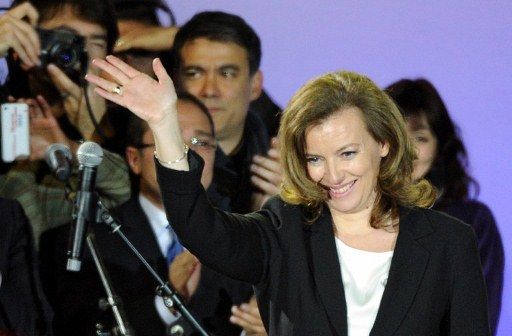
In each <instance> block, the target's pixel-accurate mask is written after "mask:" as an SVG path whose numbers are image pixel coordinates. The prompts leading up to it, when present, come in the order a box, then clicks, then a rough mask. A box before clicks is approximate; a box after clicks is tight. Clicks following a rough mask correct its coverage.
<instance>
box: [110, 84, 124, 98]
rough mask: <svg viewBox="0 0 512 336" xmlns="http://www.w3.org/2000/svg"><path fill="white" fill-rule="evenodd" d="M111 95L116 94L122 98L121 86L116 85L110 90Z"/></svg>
mask: <svg viewBox="0 0 512 336" xmlns="http://www.w3.org/2000/svg"><path fill="white" fill-rule="evenodd" d="M112 93H115V94H117V95H120V96H122V95H123V89H122V86H121V85H116V86H115V87H114V88H113V89H112Z"/></svg>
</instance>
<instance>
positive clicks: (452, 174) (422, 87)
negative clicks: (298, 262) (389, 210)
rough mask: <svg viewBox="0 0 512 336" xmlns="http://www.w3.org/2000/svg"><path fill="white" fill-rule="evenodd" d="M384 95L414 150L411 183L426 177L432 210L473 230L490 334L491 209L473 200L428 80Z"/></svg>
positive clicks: (497, 291)
mask: <svg viewBox="0 0 512 336" xmlns="http://www.w3.org/2000/svg"><path fill="white" fill-rule="evenodd" d="M386 91H387V92H388V93H389V95H390V96H391V98H393V100H394V101H395V102H396V104H397V105H398V107H399V108H400V110H401V111H402V113H403V115H404V117H405V120H406V121H407V131H408V132H409V135H410V136H411V138H412V140H413V142H414V144H415V145H416V149H417V154H418V157H417V159H416V160H415V161H414V171H413V178H414V179H415V180H420V179H422V178H426V179H427V180H429V181H430V182H431V183H432V184H433V185H434V186H435V187H436V188H437V190H438V192H439V195H438V197H437V200H436V202H435V204H434V209H436V210H439V211H443V212H445V213H447V214H449V215H451V216H454V217H456V218H458V219H460V220H462V221H463V222H465V223H468V224H469V225H471V227H472V228H473V229H474V230H475V233H476V237H477V240H478V252H479V253H480V262H481V263H482V268H483V272H484V276H485V282H486V285H487V298H488V304H489V321H490V325H491V331H492V332H493V334H495V333H496V330H497V325H498V321H499V316H500V310H501V296H502V291H503V271H504V252H503V244H502V239H501V236H500V233H499V231H498V227H497V226H496V221H495V220H494V216H493V215H492V212H491V210H490V209H489V208H488V207H487V206H486V205H485V204H483V203H482V202H480V201H478V200H477V199H476V196H477V193H478V184H477V182H476V181H475V180H474V179H473V178H472V177H471V175H470V174H469V172H468V157H467V152H466V148H465V146H464V143H463V142H462V139H461V137H460V136H459V134H458V130H457V127H456V125H455V123H454V122H453V120H452V119H451V117H450V115H449V113H448V109H447V108H446V105H445V103H444V102H443V100H442V98H441V96H440V94H439V92H438V91H437V90H436V88H435V87H434V85H432V83H430V82H429V81H428V80H426V79H422V78H420V79H415V80H412V79H401V80H399V81H397V82H395V83H393V84H391V85H389V86H388V87H387V88H386ZM472 187H473V188H472ZM471 190H473V191H474V195H472V194H471Z"/></svg>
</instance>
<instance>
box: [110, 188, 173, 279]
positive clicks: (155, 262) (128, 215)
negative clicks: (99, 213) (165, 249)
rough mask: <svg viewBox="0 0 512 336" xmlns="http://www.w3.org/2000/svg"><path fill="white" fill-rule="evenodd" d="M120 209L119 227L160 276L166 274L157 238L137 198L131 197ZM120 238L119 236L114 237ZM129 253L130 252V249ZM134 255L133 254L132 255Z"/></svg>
mask: <svg viewBox="0 0 512 336" xmlns="http://www.w3.org/2000/svg"><path fill="white" fill-rule="evenodd" d="M129 202H130V203H127V204H126V206H125V207H123V209H122V213H121V214H120V219H121V221H122V226H121V229H122V230H123V232H124V234H125V235H126V236H127V237H128V239H130V241H131V243H132V244H133V245H134V246H135V247H136V248H137V250H138V251H139V252H140V254H141V255H142V256H143V257H144V258H145V259H146V261H148V262H149V263H150V264H151V266H153V267H155V268H156V269H157V272H158V273H159V274H160V276H166V275H167V267H166V262H165V258H164V256H163V255H162V252H161V251H160V248H159V245H158V241H157V238H156V237H155V234H154V233H153V230H152V229H151V224H150V223H149V220H148V218H147V216H146V214H145V213H144V211H143V210H142V207H141V206H140V203H139V201H138V199H137V198H132V199H131V200H130V201H129ZM116 238H117V239H120V238H119V237H116ZM130 253H132V252H131V251H130ZM134 257H135V256H134Z"/></svg>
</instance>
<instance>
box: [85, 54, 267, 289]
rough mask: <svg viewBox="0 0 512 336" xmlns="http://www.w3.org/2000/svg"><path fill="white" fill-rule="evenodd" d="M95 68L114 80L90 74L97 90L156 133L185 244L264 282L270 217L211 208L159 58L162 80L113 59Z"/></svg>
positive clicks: (173, 214)
mask: <svg viewBox="0 0 512 336" xmlns="http://www.w3.org/2000/svg"><path fill="white" fill-rule="evenodd" d="M93 64H94V65H96V66H97V67H99V68H100V69H101V70H103V71H105V72H107V73H108V74H109V75H110V76H111V77H112V78H114V80H115V82H113V81H108V80H105V79H103V78H100V77H97V76H94V75H92V74H89V75H87V77H86V78H87V80H88V81H90V82H91V83H93V84H96V85H97V86H98V87H97V88H96V89H95V91H96V92H97V93H98V94H100V95H101V96H102V97H104V98H106V99H109V100H111V101H113V102H114V103H117V104H120V105H122V106H124V107H126V108H128V109H129V110H131V111H132V112H133V113H134V114H136V115H137V116H139V117H140V118H142V119H144V120H145V121H146V122H147V123H148V124H149V127H150V129H151V130H152V131H153V135H154V138H155V145H156V155H157V157H158V161H159V164H157V175H158V182H159V186H160V189H161V194H162V200H163V203H164V206H165V209H166V212H167V218H168V220H169V223H170V224H171V225H172V227H173V229H174V231H175V232H176V233H177V234H178V237H179V239H180V242H181V243H182V244H183V245H184V246H185V247H187V248H188V249H189V250H190V251H191V252H192V253H193V254H194V255H196V256H197V257H198V258H199V259H200V260H201V262H202V263H204V264H205V265H207V266H210V267H211V268H213V269H215V270H217V271H219V272H221V273H224V274H226V275H228V276H231V277H233V278H237V279H240V280H244V281H248V282H253V283H256V282H258V281H260V280H261V278H262V274H264V271H263V269H264V265H266V264H268V262H267V261H265V260H264V259H265V257H264V256H268V255H270V253H266V252H264V248H263V246H270V245H271V244H270V243H269V239H268V237H270V236H272V234H271V233H268V232H266V231H267V230H268V231H272V225H271V223H270V221H271V220H270V216H268V215H265V214H263V213H260V214H253V215H247V216H242V215H234V214H229V213H225V212H222V211H217V210H215V209H214V208H213V207H212V205H211V204H210V202H209V201H208V199H207V197H206V193H205V192H204V189H203V186H202V185H201V181H200V180H201V172H202V170H203V161H202V159H201V158H200V157H199V156H198V155H195V153H194V154H193V153H192V152H191V153H189V155H188V157H187V155H186V154H187V153H186V151H185V150H184V145H183V140H182V137H181V131H180V129H179V125H178V118H177V112H176V93H175V91H174V86H173V84H172V81H171V79H170V77H169V76H168V75H167V73H166V72H165V69H164V68H163V66H162V63H161V62H160V60H158V59H156V60H155V61H154V62H153V69H154V71H155V74H156V77H157V80H154V79H152V78H151V77H149V76H147V75H145V74H143V73H141V72H139V71H137V70H135V69H133V68H132V67H130V66H129V65H127V64H126V63H124V62H122V61H121V60H119V59H118V58H116V57H113V56H108V57H107V59H106V61H103V60H94V61H93ZM189 160H190V161H189ZM189 162H190V166H189ZM167 168H171V169H167ZM267 224H268V225H267ZM269 249H270V248H265V250H269ZM268 259H270V258H268Z"/></svg>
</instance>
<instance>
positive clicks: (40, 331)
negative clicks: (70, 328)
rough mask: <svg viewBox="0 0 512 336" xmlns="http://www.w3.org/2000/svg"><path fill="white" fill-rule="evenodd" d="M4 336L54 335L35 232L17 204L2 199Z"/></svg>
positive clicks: (0, 326)
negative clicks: (36, 248) (42, 282)
mask: <svg viewBox="0 0 512 336" xmlns="http://www.w3.org/2000/svg"><path fill="white" fill-rule="evenodd" d="M0 214H1V216H2V218H1V220H0V334H3V332H6V331H11V332H14V333H15V334H16V335H51V318H52V312H51V309H50V306H49V305H48V303H47V301H46V298H45V297H44V295H43V292H42V289H41V284H40V281H39V270H38V263H37V258H36V256H35V252H34V245H33V242H32V230H31V227H30V224H29V222H28V219H27V217H26V216H25V214H24V212H23V210H22V208H21V206H20V204H19V203H18V202H17V201H13V200H8V199H4V198H0Z"/></svg>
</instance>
